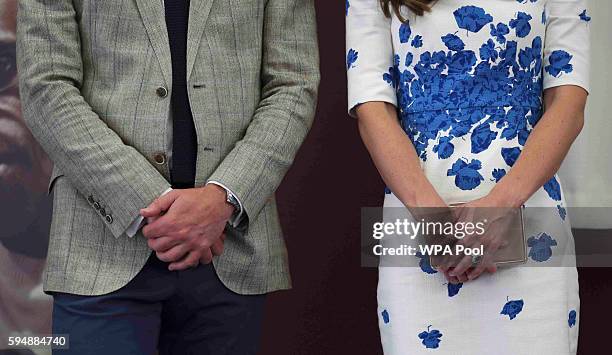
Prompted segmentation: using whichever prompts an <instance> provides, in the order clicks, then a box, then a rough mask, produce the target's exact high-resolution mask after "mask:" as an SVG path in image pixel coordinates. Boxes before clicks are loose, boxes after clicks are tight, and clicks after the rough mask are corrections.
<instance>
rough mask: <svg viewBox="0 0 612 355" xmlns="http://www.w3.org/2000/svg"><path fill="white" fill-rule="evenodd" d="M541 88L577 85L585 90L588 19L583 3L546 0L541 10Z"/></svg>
mask: <svg viewBox="0 0 612 355" xmlns="http://www.w3.org/2000/svg"><path fill="white" fill-rule="evenodd" d="M545 19H546V40H545V44H544V89H548V88H551V87H555V86H561V85H577V86H580V87H582V88H584V89H585V90H587V91H589V70H590V37H589V32H590V31H589V27H590V21H591V18H590V16H589V14H588V12H587V1H586V0H549V1H548V3H547V5H546V10H545Z"/></svg>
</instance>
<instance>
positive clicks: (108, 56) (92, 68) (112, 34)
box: [17, 0, 319, 295]
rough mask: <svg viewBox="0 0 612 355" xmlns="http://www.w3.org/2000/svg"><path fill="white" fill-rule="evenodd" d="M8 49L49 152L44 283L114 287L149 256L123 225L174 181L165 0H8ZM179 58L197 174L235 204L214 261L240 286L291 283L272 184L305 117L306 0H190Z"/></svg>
mask: <svg viewBox="0 0 612 355" xmlns="http://www.w3.org/2000/svg"><path fill="white" fill-rule="evenodd" d="M17 57H18V58H17V62H18V70H19V84H20V92H21V100H22V106H23V115H24V118H25V120H26V122H27V124H28V125H29V127H30V128H31V130H32V132H33V134H34V136H35V137H36V138H37V139H38V141H39V142H40V143H41V145H42V146H43V148H44V149H45V150H46V152H47V153H48V154H49V156H50V157H51V159H52V160H53V161H54V163H55V168H54V170H53V174H52V177H51V181H50V182H49V191H51V190H53V192H54V197H53V206H54V213H53V222H52V226H51V236H50V238H51V240H50V245H49V255H48V261H47V267H46V269H45V277H44V288H45V291H60V292H67V293H74V294H81V295H100V294H105V293H108V292H112V291H113V290H116V289H118V288H121V287H122V286H124V285H125V284H127V283H128V282H129V281H130V280H131V279H132V278H133V277H134V276H135V275H136V274H137V273H138V272H139V270H140V269H141V268H142V266H143V265H144V263H145V261H146V260H147V258H148V257H149V255H150V254H151V250H150V249H149V248H148V247H147V244H146V240H145V238H144V237H143V236H142V235H141V234H140V232H139V233H138V234H137V235H136V236H135V237H134V238H128V237H127V236H126V234H125V231H126V229H127V227H128V226H129V224H130V223H131V222H132V221H133V220H134V219H135V217H136V216H138V213H139V210H140V208H143V207H145V206H147V205H148V204H150V203H151V202H152V201H153V200H155V199H156V198H157V197H158V196H160V195H161V194H162V192H163V191H165V190H166V189H167V188H168V187H169V186H170V184H169V183H168V181H169V170H168V166H167V163H166V159H164V155H165V154H168V153H169V152H167V149H168V148H167V147H168V144H166V143H167V142H166V140H167V132H168V131H167V130H168V129H171V127H172V125H171V123H170V122H169V118H168V117H169V110H170V107H169V105H170V94H171V92H172V87H171V83H172V78H171V77H172V72H171V61H170V49H169V44H168V35H167V31H166V26H165V17H164V8H163V5H162V2H161V1H156V0H19V10H18V23H17ZM187 63H188V64H187V65H188V67H187V69H188V70H187V72H188V78H187V80H188V86H189V87H188V93H189V99H190V102H191V108H192V111H193V117H194V121H195V127H196V131H197V136H198V159H197V173H196V186H202V185H203V184H205V183H206V181H208V180H216V181H219V182H221V183H223V184H224V185H226V186H227V187H228V188H230V189H231V190H232V191H233V192H234V193H235V194H236V195H237V197H238V198H239V199H240V200H241V201H242V203H243V206H244V210H245V213H246V218H245V219H244V220H243V221H242V223H241V225H239V226H238V227H237V228H235V229H231V230H230V231H229V233H228V236H227V239H226V241H225V251H224V254H223V255H222V256H221V257H218V258H216V259H215V260H214V266H215V269H216V271H217V274H218V275H219V277H220V279H221V280H222V281H223V283H224V284H225V285H226V286H227V287H228V288H229V289H231V290H233V291H235V292H237V293H241V294H259V293H265V292H270V291H274V290H279V289H285V288H289V287H290V278H289V272H288V264H287V254H286V248H285V245H284V242H283V238H282V234H281V230H280V225H279V221H278V214H277V209H276V204H275V199H274V191H275V190H276V188H277V187H278V185H279V183H280V181H281V179H282V177H283V175H284V174H285V172H286V171H287V169H288V168H289V166H290V164H291V163H292V160H293V158H294V156H295V153H296V151H297V150H298V148H299V146H300V144H301V143H302V141H303V139H304V137H305V136H306V134H307V132H308V130H309V128H310V126H311V124H312V119H313V116H314V110H315V105H316V96H317V88H318V83H319V67H318V64H319V61H318V48H317V40H316V31H315V14H314V4H313V1H312V0H191V8H190V16H189V32H188V53H187Z"/></svg>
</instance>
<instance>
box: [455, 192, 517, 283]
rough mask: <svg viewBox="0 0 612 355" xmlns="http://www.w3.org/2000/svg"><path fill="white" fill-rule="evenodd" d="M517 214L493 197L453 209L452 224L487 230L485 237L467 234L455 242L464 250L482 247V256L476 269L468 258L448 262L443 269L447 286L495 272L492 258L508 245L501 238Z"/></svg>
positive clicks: (494, 195) (457, 257) (499, 199)
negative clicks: (454, 220)
mask: <svg viewBox="0 0 612 355" xmlns="http://www.w3.org/2000/svg"><path fill="white" fill-rule="evenodd" d="M516 212H517V210H516V208H511V207H508V204H507V203H506V202H505V201H504V200H503V199H502V198H500V197H499V196H497V195H496V194H494V193H491V194H489V195H487V196H485V197H483V198H480V199H478V200H474V201H471V202H468V203H466V204H463V205H461V206H458V207H456V208H455V209H454V213H455V216H456V222H455V223H473V224H476V223H485V224H486V226H485V228H484V233H482V234H476V233H471V234H466V235H465V237H463V238H461V239H460V240H459V241H458V242H457V244H458V245H462V246H464V247H465V248H479V247H480V246H481V245H482V246H483V248H484V255H482V257H481V258H480V261H479V263H478V264H477V265H476V266H474V265H473V261H472V256H470V255H463V256H456V257H455V258H454V260H449V263H448V264H446V267H445V268H443V269H444V270H445V271H444V274H445V276H446V278H447V279H448V281H449V282H451V283H459V282H467V281H471V280H475V279H477V278H478V277H479V276H480V275H481V274H482V273H484V272H485V271H487V272H489V273H495V272H496V271H497V267H496V265H495V261H494V260H495V254H496V253H497V251H498V250H499V249H500V248H503V247H504V246H505V245H507V241H506V240H505V239H504V237H505V235H506V234H507V233H506V232H507V230H508V228H509V227H510V224H511V222H512V220H513V218H512V217H513V214H514V213H516Z"/></svg>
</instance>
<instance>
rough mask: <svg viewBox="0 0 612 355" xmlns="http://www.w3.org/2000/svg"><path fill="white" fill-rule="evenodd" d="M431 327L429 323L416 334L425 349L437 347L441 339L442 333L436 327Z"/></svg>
mask: <svg viewBox="0 0 612 355" xmlns="http://www.w3.org/2000/svg"><path fill="white" fill-rule="evenodd" d="M430 329H431V325H430V326H428V327H427V330H426V331H423V332H421V333H419V334H418V337H419V339H421V343H422V344H423V345H424V346H425V347H426V348H427V349H437V348H438V347H439V346H440V342H441V341H442V340H441V339H440V338H442V333H441V332H440V331H439V330H437V329H432V330H430Z"/></svg>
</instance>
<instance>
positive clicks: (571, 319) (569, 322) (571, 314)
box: [567, 309, 576, 328]
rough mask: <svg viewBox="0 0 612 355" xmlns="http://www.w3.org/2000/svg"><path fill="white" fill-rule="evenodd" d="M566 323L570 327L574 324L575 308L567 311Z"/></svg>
mask: <svg viewBox="0 0 612 355" xmlns="http://www.w3.org/2000/svg"><path fill="white" fill-rule="evenodd" d="M567 325H569V327H570V328H572V327H573V326H575V325H576V310H575V309H572V310H571V311H570V312H569V315H568V317H567Z"/></svg>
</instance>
